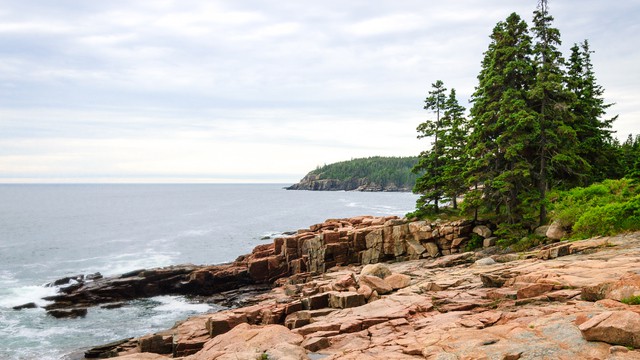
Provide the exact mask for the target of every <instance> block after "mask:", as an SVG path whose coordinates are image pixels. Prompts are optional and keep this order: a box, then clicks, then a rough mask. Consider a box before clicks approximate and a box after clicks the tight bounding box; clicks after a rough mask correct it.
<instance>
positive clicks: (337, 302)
mask: <svg viewBox="0 0 640 360" xmlns="http://www.w3.org/2000/svg"><path fill="white" fill-rule="evenodd" d="M365 303H366V299H365V297H364V295H362V294H359V293H357V292H351V291H345V292H330V293H329V307H332V308H334V309H347V308H352V307H358V306H362V305H364V304H365Z"/></svg>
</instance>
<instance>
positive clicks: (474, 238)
mask: <svg viewBox="0 0 640 360" xmlns="http://www.w3.org/2000/svg"><path fill="white" fill-rule="evenodd" d="M483 245H484V238H483V237H482V236H480V235H478V234H476V233H471V238H470V239H469V242H468V243H467V245H465V247H464V251H473V250H476V249H480V248H481V247H482V246H483Z"/></svg>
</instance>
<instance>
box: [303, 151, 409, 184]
mask: <svg viewBox="0 0 640 360" xmlns="http://www.w3.org/2000/svg"><path fill="white" fill-rule="evenodd" d="M417 162H418V158H417V157H381V156H375V157H368V158H360V159H352V160H348V161H341V162H337V163H333V164H329V165H324V166H318V167H317V168H316V169H315V170H313V171H311V172H310V173H309V174H307V176H305V178H304V179H303V180H302V181H301V183H299V184H296V185H294V186H292V187H291V189H307V190H356V189H357V188H358V187H362V189H365V190H375V189H380V190H389V189H395V190H400V191H402V190H404V191H410V190H411V189H412V188H413V186H414V185H415V182H416V178H417V177H418V176H417V175H416V174H414V173H412V172H411V169H412V168H413V166H414V165H415V164H416V163H417ZM320 181H325V184H326V181H330V183H329V186H324V187H318V186H317V185H315V184H317V183H318V182H320ZM311 182H313V184H311ZM305 183H307V184H308V185H307V186H305Z"/></svg>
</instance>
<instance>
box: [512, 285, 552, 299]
mask: <svg viewBox="0 0 640 360" xmlns="http://www.w3.org/2000/svg"><path fill="white" fill-rule="evenodd" d="M551 290H553V285H552V284H531V285H528V286H525V287H523V288H521V289H518V293H517V296H518V299H527V298H532V297H536V296H540V295H542V294H544V293H547V292H549V291H551Z"/></svg>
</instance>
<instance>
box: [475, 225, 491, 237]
mask: <svg viewBox="0 0 640 360" xmlns="http://www.w3.org/2000/svg"><path fill="white" fill-rule="evenodd" d="M472 232H473V233H475V234H478V235H480V236H482V237H483V238H485V239H486V238H488V237H491V234H493V233H492V232H491V229H489V228H488V227H486V226H485V225H477V226H474V228H473V230H472Z"/></svg>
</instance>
